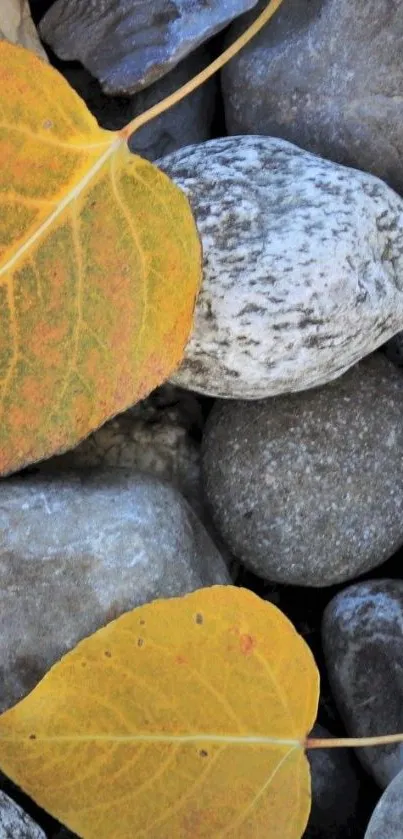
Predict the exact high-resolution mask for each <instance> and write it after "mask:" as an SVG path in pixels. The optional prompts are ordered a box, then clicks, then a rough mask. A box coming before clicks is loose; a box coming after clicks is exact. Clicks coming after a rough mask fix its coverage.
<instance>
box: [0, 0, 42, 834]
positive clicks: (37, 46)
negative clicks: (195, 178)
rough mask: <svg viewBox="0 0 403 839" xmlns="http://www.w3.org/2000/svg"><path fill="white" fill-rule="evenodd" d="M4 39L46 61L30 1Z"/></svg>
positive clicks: (7, 17) (11, 18)
mask: <svg viewBox="0 0 403 839" xmlns="http://www.w3.org/2000/svg"><path fill="white" fill-rule="evenodd" d="M3 39H6V40H7V41H11V43H12V44H20V46H22V47H25V48H26V49H27V50H32V51H33V52H36V54H37V55H39V57H40V58H43V59H45V60H46V53H45V50H44V49H43V47H42V44H41V42H40V40H39V36H38V33H37V31H36V28H35V26H34V23H33V21H32V18H31V12H30V8H29V2H28V0H1V6H0V41H1V40H3ZM0 839H1V837H0Z"/></svg>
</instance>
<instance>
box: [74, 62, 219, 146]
mask: <svg viewBox="0 0 403 839" xmlns="http://www.w3.org/2000/svg"><path fill="white" fill-rule="evenodd" d="M210 60H211V58H210V54H209V52H208V51H207V50H206V49H205V48H204V47H200V49H198V50H197V51H196V52H195V53H194V54H192V55H189V56H188V57H187V58H185V59H184V60H183V61H181V62H180V64H178V66H177V67H175V68H174V69H173V70H171V71H170V73H168V74H167V75H166V76H164V77H163V78H162V79H158V80H157V81H156V82H155V83H154V84H152V85H151V86H150V87H148V88H146V90H140V91H139V92H138V93H135V94H134V95H133V96H130V97H125V98H123V97H121V96H107V95H106V94H105V93H103V91H102V89H101V87H100V84H99V82H98V81H97V80H96V79H94V78H93V76H91V75H90V73H89V72H88V71H87V70H85V69H84V68H83V67H80V66H75V65H67V66H66V67H64V68H63V75H64V77H65V78H66V79H67V81H68V82H69V83H70V84H71V86H72V87H74V89H75V90H76V91H77V92H78V93H79V94H80V96H81V97H82V98H83V99H84V100H85V102H86V104H87V106H88V108H89V109H90V111H91V113H93V114H94V116H95V117H96V119H97V120H98V122H99V124H100V125H101V126H102V128H108V129H110V130H112V131H118V130H120V129H121V128H123V127H124V126H125V125H127V124H128V123H129V122H131V121H132V120H133V119H134V118H135V117H136V116H138V115H139V114H142V113H144V111H147V110H148V108H151V107H152V105H155V104H156V103H157V102H160V101H161V99H165V97H166V96H168V95H169V94H170V93H173V92H174V91H175V90H177V89H178V88H179V87H181V86H182V85H183V84H185V83H186V82H187V81H189V79H191V78H192V76H195V75H196V73H198V72H199V71H200V70H201V69H202V67H205V66H206V65H207V64H208V63H209V61H210ZM215 95H216V81H215V79H214V78H213V79H210V80H209V81H208V82H207V83H206V84H204V85H202V86H201V87H199V88H198V90H195V91H194V92H193V93H191V94H190V96H186V97H185V99H182V101H181V102H178V104H177V105H175V107H173V108H169V110H168V111H165V112H164V113H163V114H160V116H159V117H157V118H156V119H153V120H152V121H151V122H150V123H148V125H144V126H143V127H142V128H140V129H139V130H138V131H136V132H135V133H134V134H132V136H131V137H130V140H129V147H130V150H131V151H132V152H134V153H135V154H140V155H141V157H145V158H147V160H156V159H157V158H158V157H161V155H164V154H170V153H171V152H173V151H175V150H176V149H178V148H180V147H181V146H184V145H188V144H191V143H201V142H203V141H205V140H208V139H209V138H210V137H211V123H212V119H213V116H214V108H215Z"/></svg>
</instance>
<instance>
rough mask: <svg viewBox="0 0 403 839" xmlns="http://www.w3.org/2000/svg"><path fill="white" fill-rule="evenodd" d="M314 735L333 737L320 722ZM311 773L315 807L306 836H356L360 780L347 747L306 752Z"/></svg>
mask: <svg viewBox="0 0 403 839" xmlns="http://www.w3.org/2000/svg"><path fill="white" fill-rule="evenodd" d="M310 736H311V737H318V738H331V734H329V732H328V731H327V730H326V729H325V728H323V727H322V726H321V725H315V727H314V729H313V731H312V734H311V735H310ZM307 757H308V760H309V763H310V766H311V774H312V809H311V813H310V816H309V822H308V827H307V829H306V832H305V834H304V839H324V837H326V839H350V837H351V839H353V837H354V839H355V836H354V832H353V830H354V825H355V823H356V820H357V819H356V808H357V802H358V796H359V780H358V777H357V772H356V768H355V764H354V760H353V759H352V758H351V755H350V754H349V750H348V749H328V750H327V751H326V749H316V750H315V749H313V750H311V751H308V752H307Z"/></svg>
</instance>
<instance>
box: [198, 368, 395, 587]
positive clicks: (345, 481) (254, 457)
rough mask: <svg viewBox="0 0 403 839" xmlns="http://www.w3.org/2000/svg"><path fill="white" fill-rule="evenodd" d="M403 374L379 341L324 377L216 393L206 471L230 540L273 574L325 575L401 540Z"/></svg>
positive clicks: (249, 561)
mask: <svg viewBox="0 0 403 839" xmlns="http://www.w3.org/2000/svg"><path fill="white" fill-rule="evenodd" d="M402 415H403V377H402V375H401V372H400V371H399V370H397V369H396V367H394V365H393V364H392V363H391V362H389V361H388V360H387V359H386V358H385V357H384V356H383V355H381V353H378V354H376V355H374V356H371V357H369V358H368V359H365V360H364V361H362V362H361V363H360V364H358V365H357V366H356V367H354V368H353V369H352V370H350V371H349V372H348V373H346V374H345V376H343V377H342V378H340V379H338V380H337V381H336V382H332V383H331V384H329V385H327V386H326V387H323V388H318V389H317V390H312V391H307V392H306V393H301V394H295V395H289V396H281V397H276V398H274V399H266V400H261V401H258V402H238V401H234V402H217V403H216V405H215V406H214V408H213V410H212V412H211V414H210V416H209V419H208V421H207V424H206V428H205V433H204V440H203V450H202V480H203V485H204V491H205V494H206V498H207V501H208V503H209V507H210V509H211V513H212V517H213V520H214V522H215V524H216V527H217V529H218V530H219V532H220V534H221V536H222V538H223V540H224V542H226V543H227V545H228V546H229V548H230V549H231V551H232V552H233V553H234V555H235V556H237V557H238V558H239V559H240V560H241V561H242V562H243V563H244V564H245V565H246V566H247V567H248V568H250V569H251V570H252V571H254V572H255V573H256V574H259V575H260V576H262V577H263V578H265V579H268V580H273V581H278V582H282V583H292V584H296V585H309V586H325V585H331V584H333V583H339V582H343V581H344V580H350V579H352V578H354V577H357V576H358V575H359V574H362V573H364V572H365V571H369V570H370V569H371V568H375V567H376V566H378V565H380V564H381V563H382V562H383V561H384V560H385V559H387V558H388V557H389V556H391V555H392V554H393V553H394V552H395V551H396V550H397V548H399V546H400V545H402V544H403V423H402Z"/></svg>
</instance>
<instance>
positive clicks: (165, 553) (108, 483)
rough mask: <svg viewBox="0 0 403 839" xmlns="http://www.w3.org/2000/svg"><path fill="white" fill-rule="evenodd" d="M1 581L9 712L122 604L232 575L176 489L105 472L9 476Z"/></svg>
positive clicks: (1, 669)
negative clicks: (64, 656) (59, 660)
mask: <svg viewBox="0 0 403 839" xmlns="http://www.w3.org/2000/svg"><path fill="white" fill-rule="evenodd" d="M0 581H1V585H0V710H4V709H5V708H7V707H9V706H10V705H12V704H14V702H16V701H17V700H18V699H20V698H21V697H22V696H23V695H25V694H26V693H27V692H28V691H29V690H31V689H32V688H33V687H34V686H35V684H36V683H37V682H38V681H39V680H40V679H41V677H42V676H43V674H44V673H45V672H46V671H47V670H48V669H49V668H50V667H51V665H52V664H54V662H55V661H56V660H58V659H59V658H60V657H61V655H63V654H64V653H65V652H66V651H67V650H69V649H72V648H73V647H74V646H75V645H76V644H77V643H78V641H79V640H81V638H83V637H85V636H87V635H90V634H91V633H92V632H94V631H95V630H96V629H98V628H99V627H100V626H103V625H105V624H106V623H108V622H109V621H111V620H113V619H114V618H116V617H118V616H119V615H120V614H121V613H122V612H125V611H127V610H129V609H132V608H133V607H135V606H138V605H140V604H141V603H145V602H148V601H150V600H154V599H155V598H157V597H173V596H176V595H180V594H185V593H187V592H189V591H193V590H194V589H197V588H200V587H202V586H209V585H213V584H215V583H224V584H225V583H229V582H230V577H229V574H228V571H227V568H226V566H225V564H224V561H223V560H222V558H221V556H220V554H219V552H218V550H217V549H216V547H215V545H214V544H213V542H212V541H211V539H210V537H209V536H208V534H207V532H206V531H205V530H204V528H203V525H202V524H201V523H200V522H199V520H198V519H197V517H196V515H195V514H194V513H193V511H192V510H191V508H190V507H189V505H188V504H187V503H186V501H185V500H184V499H183V498H182V496H181V495H180V494H179V493H178V492H177V491H176V490H175V489H174V488H173V487H171V486H169V484H166V483H164V482H162V481H159V480H158V479H157V478H155V477H153V476H151V475H142V474H141V473H132V472H128V471H127V470H126V471H125V470H110V471H108V470H105V471H103V470H99V471H94V472H91V473H82V472H80V473H79V472H77V473H72V474H65V475H61V476H59V477H58V476H50V475H48V476H41V475H37V476H25V477H24V478H22V477H21V478H11V479H7V480H5V481H3V482H2V486H1V493H0Z"/></svg>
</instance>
